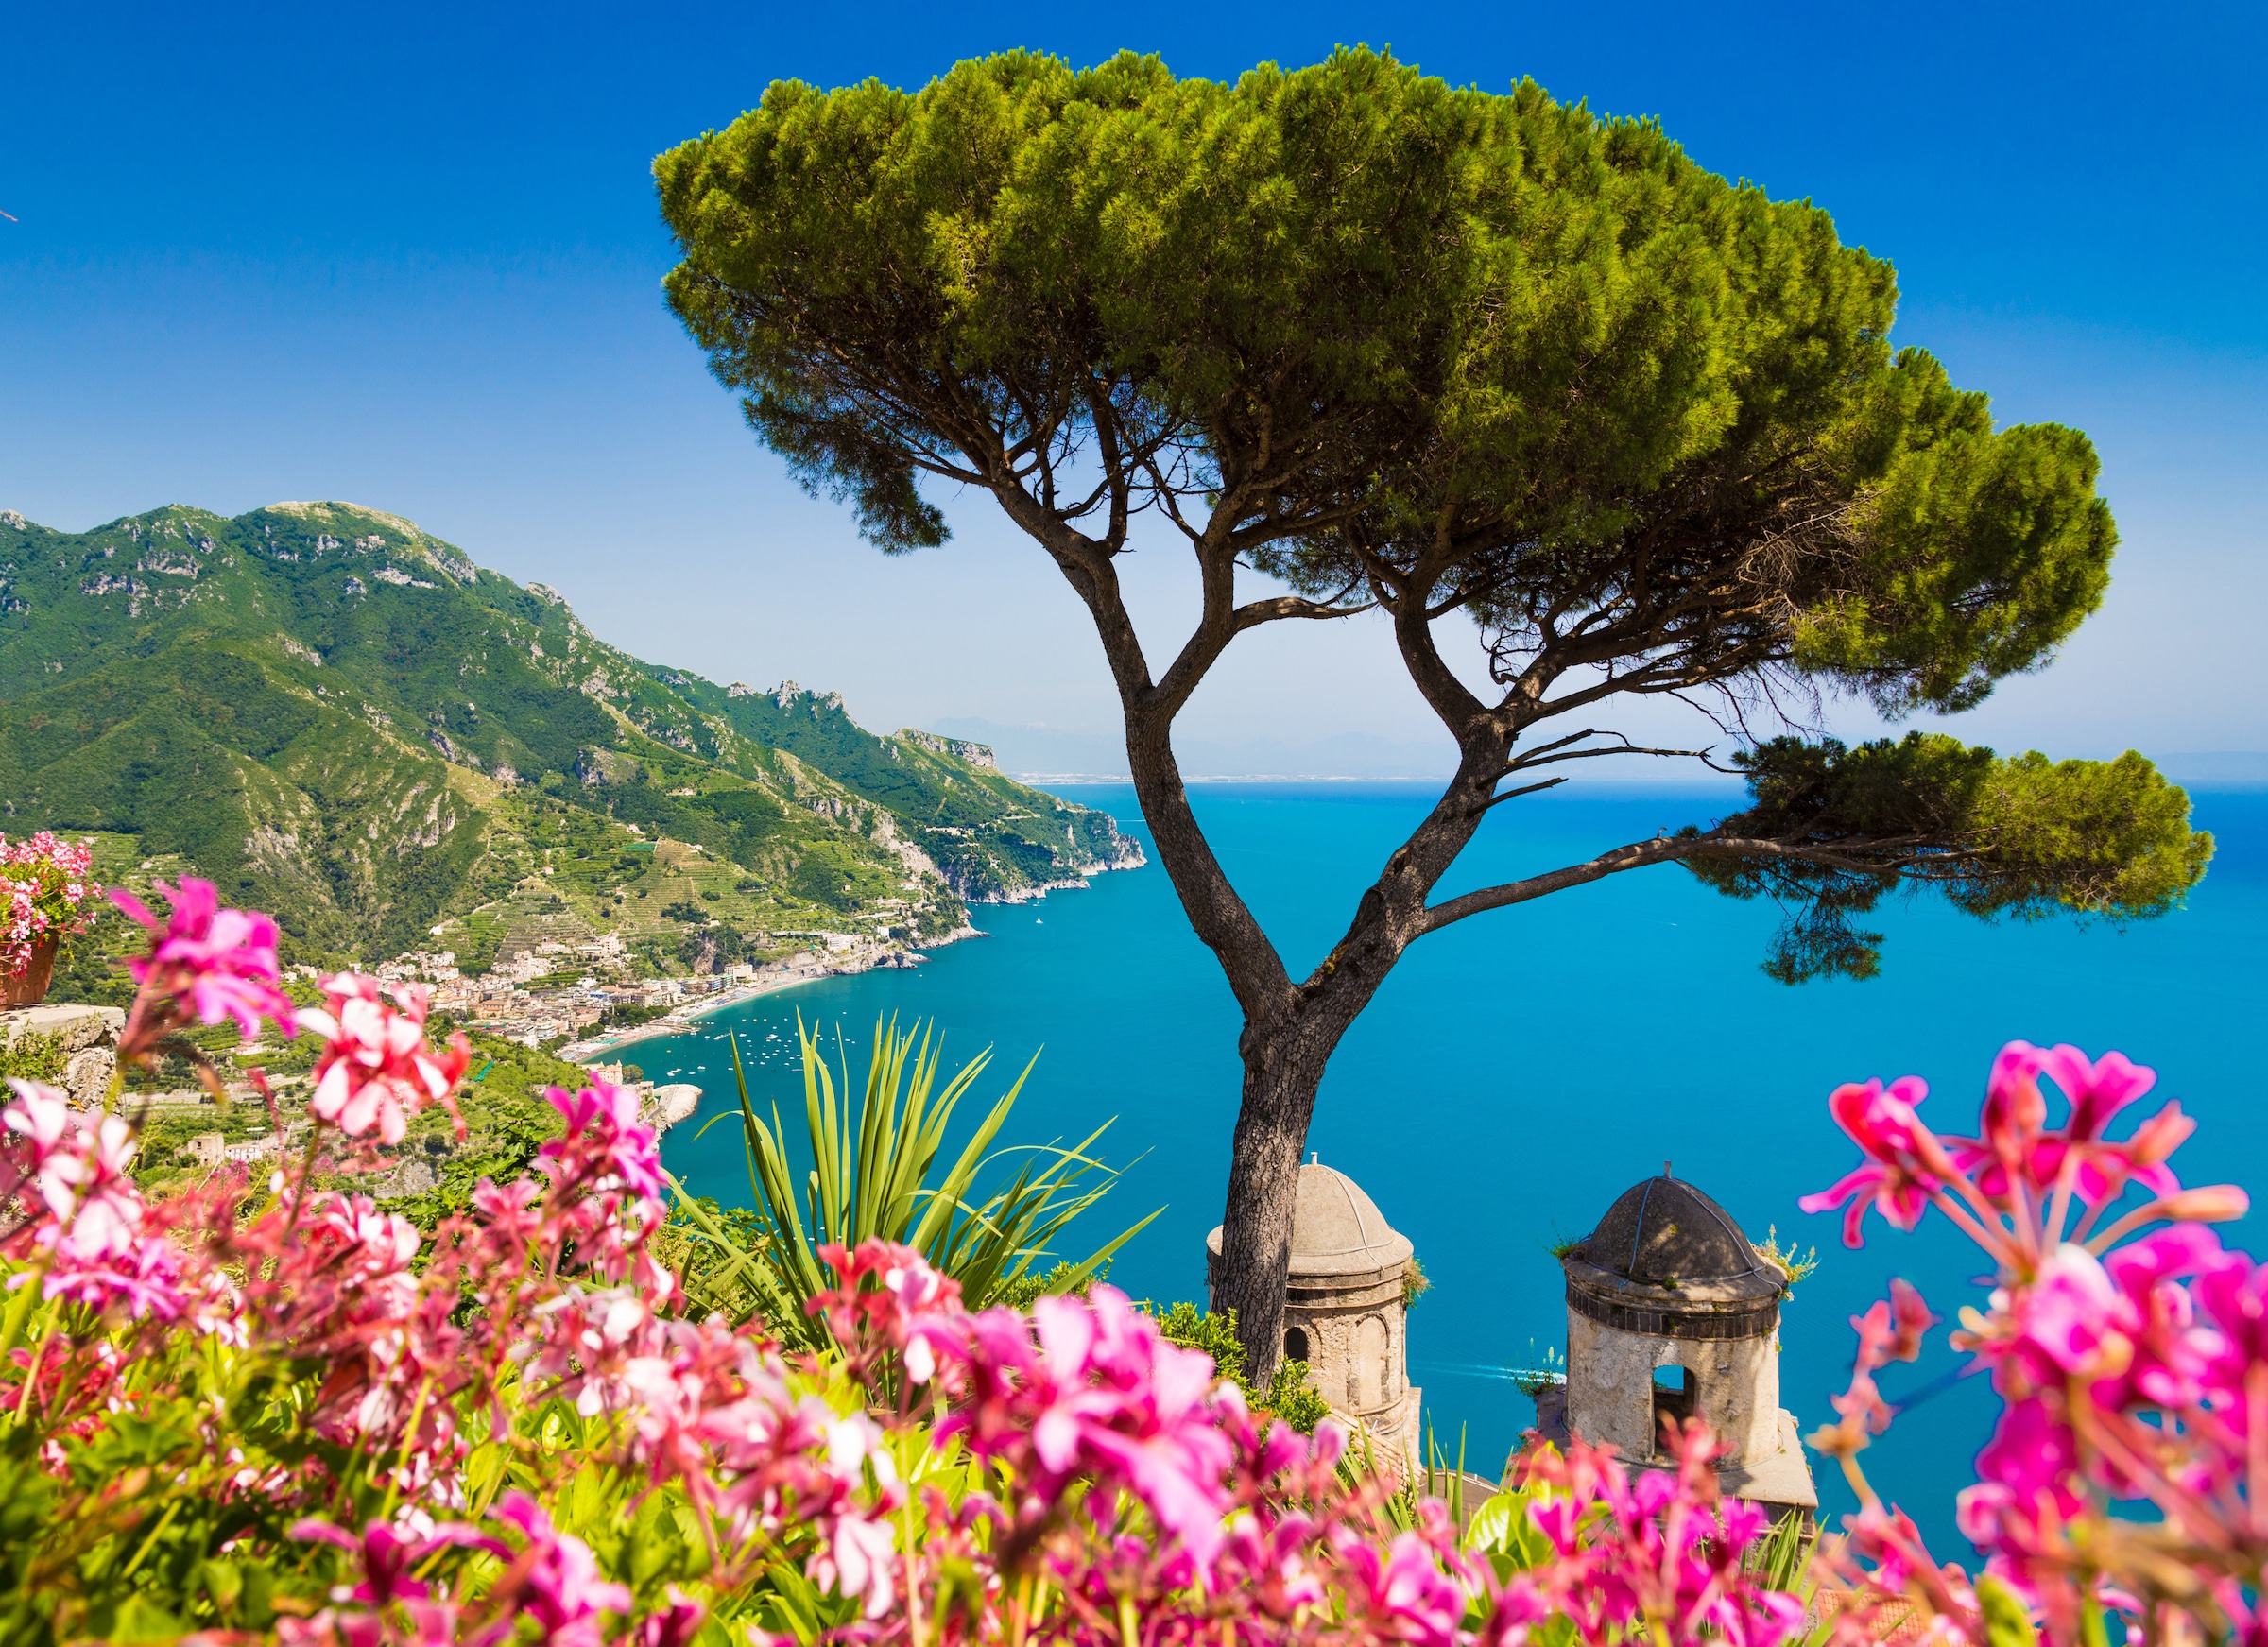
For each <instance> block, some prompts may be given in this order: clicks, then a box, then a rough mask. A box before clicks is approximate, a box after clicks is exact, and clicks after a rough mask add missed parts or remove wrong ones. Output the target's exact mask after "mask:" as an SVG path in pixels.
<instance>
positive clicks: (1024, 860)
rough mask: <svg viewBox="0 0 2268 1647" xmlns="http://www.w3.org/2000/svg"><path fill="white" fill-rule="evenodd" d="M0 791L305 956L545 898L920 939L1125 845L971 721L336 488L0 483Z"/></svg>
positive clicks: (804, 933)
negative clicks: (901, 721) (879, 707)
mask: <svg viewBox="0 0 2268 1647" xmlns="http://www.w3.org/2000/svg"><path fill="white" fill-rule="evenodd" d="M0 798H4V808H0V809H4V810H5V812H6V814H7V817H6V819H5V820H4V827H5V828H7V829H8V830H9V832H12V833H21V832H26V831H28V830H32V829H37V828H43V827H51V828H55V829H59V830H60V829H69V830H74V831H97V832H102V834H103V837H104V839H105V843H106V849H107V850H106V855H107V856H108V857H109V858H110V859H111V860H112V861H119V860H122V859H123V860H125V861H128V862H139V863H140V864H141V865H142V866H145V867H146V868H154V869H156V870H163V869H165V868H167V867H170V866H185V867H189V868H192V869H194V870H195V871H196V872H198V873H201V874H204V875H208V876H210V877H211V878H212V879H214V880H215V881H216V882H217V883H218V884H220V885H221V887H222V889H223V892H224V894H226V895H228V896H231V897H232V898H233V899H234V900H235V901H239V902H243V903H247V904H251V905H256V906H259V907H264V908H267V909H272V910H274V911H275V912H276V914H277V916H278V918H279V919H280V921H281V922H282V923H283V927H284V930H285V932H286V933H287V934H288V935H289V936H290V938H291V939H292V940H293V941H294V943H295V946H296V947H297V948H299V949H300V950H301V951H302V952H306V953H308V954H310V955H321V956H360V957H363V958H370V957H374V956H380V955H387V954H392V953H396V952H400V951H403V950H405V949H409V948H412V947H416V946H419V945H421V944H423V943H425V942H427V941H428V940H427V934H428V933H429V932H430V931H431V930H432V929H434V928H435V927H436V926H438V925H442V924H443V923H448V925H449V931H450V935H451V937H452V940H453V941H455V943H456V947H457V948H458V949H459V950H460V952H465V951H467V950H470V951H471V952H472V953H471V955H470V957H469V958H471V959H472V961H473V963H474V964H479V960H480V958H481V957H480V952H481V951H482V950H483V949H484V948H485V949H487V950H488V951H489V952H491V953H492V952H493V947H494V944H495V943H496V942H498V941H501V939H502V937H503V936H504V935H505V932H506V930H507V928H510V927H511V926H512V925H513V924H514V923H515V922H518V923H522V924H523V925H524V923H526V922H528V921H543V920H550V921H555V922H562V921H563V922H567V923H569V924H571V925H573V926H576V927H577V928H582V927H588V928H592V929H595V930H602V931H617V932H620V933H622V934H623V935H625V937H626V939H627V940H632V941H648V940H650V941H651V942H652V943H653V944H654V945H655V946H656V947H657V949H658V950H659V949H661V948H665V947H666V946H668V945H670V944H672V943H675V944H677V945H678V946H679V948H682V947H683V945H684V944H685V942H686V941H688V940H689V939H693V938H699V940H700V941H701V942H702V943H703V944H704V945H705V946H706V949H707V951H709V952H713V950H714V949H715V947H716V942H717V941H720V940H721V941H722V942H724V943H725V944H726V945H727V946H728V947H730V948H733V949H734V950H735V952H741V951H744V950H745V951H750V952H765V951H766V950H767V949H769V950H776V949H778V948H780V947H783V946H785V945H787V944H789V943H791V942H794V941H797V940H799V939H808V937H809V936H811V935H816V934H818V933H822V932H829V931H836V932H851V933H860V934H873V933H877V932H885V931H886V932H888V933H889V934H891V935H896V936H900V937H903V938H907V939H919V938H932V937H936V936H938V935H942V934H944V933H946V932H949V931H952V930H954V929H956V928H958V927H960V926H961V925H962V924H963V923H964V919H965V911H964V910H963V907H962V901H963V900H971V901H996V900H1004V899H1017V898H1022V897H1027V896H1030V895H1032V894H1034V893H1035V892H1037V891H1039V890H1040V889H1042V888H1044V887H1045V886H1047V885H1049V884H1057V883H1061V882H1065V881H1068V880H1071V879H1074V878H1075V877H1077V876H1078V875H1080V874H1082V873H1085V872H1089V871H1091V870H1092V869H1095V868H1101V867H1115V866H1123V865H1131V864H1136V863H1140V862H1141V861H1142V858H1141V852H1140V849H1139V848H1137V847H1135V846H1134V844H1133V843H1132V842H1131V841H1129V840H1127V839H1125V837H1123V836H1121V835H1120V834H1119V832H1118V830H1117V827H1116V825H1115V824H1114V823H1113V822H1112V820H1111V819H1110V818H1109V817H1108V816H1107V815H1103V814H1101V813H1097V812H1093V811H1091V810H1089V809H1087V808H1084V807H1079V806H1074V805H1072V804H1071V803H1069V802H1065V801H1062V800H1058V799H1057V798H1054V797H1052V796H1048V795H1045V794H1042V793H1041V792H1040V791H1038V790H1035V789H1030V788H1027V787H1025V786H1024V785H1022V784H1020V783H1016V782H1013V781H1009V780H1008V779H1006V778H1004V777H1003V776H1002V775H1001V774H1000V772H999V771H998V770H997V769H996V767H995V766H994V764H993V762H992V758H991V752H990V751H989V750H988V749H987V748H985V747H984V746H981V745H974V744H966V743H959V742H955V741H954V740H951V739H946V738H940V737H936V736H934V735H932V734H929V733H925V732H919V731H912V730H907V731H901V732H899V733H897V734H895V735H894V736H890V737H877V736H876V735H874V734H873V733H871V732H868V731H866V730H865V729H862V728H861V727H859V726H858V725H857V723H855V722H854V721H852V720H851V717H850V715H849V713H848V712H846V711H845V709H844V707H843V701H842V698H841V697H840V696H839V695H835V694H833V693H829V694H824V695H821V694H816V693H811V692H806V691H803V690H802V689H800V688H799V687H797V686H795V685H794V684H793V683H792V682H791V683H789V684H787V685H784V686H782V687H780V688H778V689H777V690H775V691H771V692H758V691H756V690H754V689H752V688H749V687H747V686H744V685H739V684H734V685H730V686H719V685H717V684H715V683H714V682H713V681H709V680H705V679H702V678H700V677H698V676H696V675H693V674H691V673H689V672H687V671H683V670H679V669H670V668H664V667H661V666H657V665H654V664H649V663H644V662H642V661H639V660H637V659H635V658H632V657H630V656H629V655H628V654H627V653H625V652H622V651H619V650H617V649H616V648H614V647H612V646H609V645H608V644H606V643H604V642H602V641H600V640H599V639H598V638H597V637H596V636H594V635H593V634H592V632H591V631H590V629H589V628H587V627H586V626H584V625H583V623H582V622H581V621H580V620H579V619H578V618H576V615H575V614H574V613H573V612H572V611H570V610H569V609H568V608H567V605H566V602H565V601H564V600H563V599H562V598H561V597H560V596H559V595H558V593H557V592H554V591H552V590H550V589H547V588H545V587H544V586H543V585H541V584H530V585H527V586H526V587H522V586H521V585H518V584H515V583H513V582H512V581H511V580H510V579H508V578H506V577H503V576H501V575H498V574H496V573H494V572H490V571H485V570H482V569H480V568H477V567H475V566H474V564H473V563H472V559H471V558H469V557H467V556H466V555H465V554H464V553H463V552H462V551H461V550H458V549H456V548H455V547H453V546H452V545H450V544H448V543H444V542H442V541H440V540H438V539H435V538H431V537H428V536H427V535H426V534H425V533H423V532H421V531H420V530H419V529H418V528H417V527H416V526H415V525H414V524H412V523H410V522H408V521H405V520H403V519H401V518H400V517H398V516H394V515H387V514H383V513H380V512H379V511H377V510H374V509H366V508H362V507H359V506H355V505H352V504H340V503H320V504H299V503H287V504H276V505H273V506H270V507H267V508H265V509H255V510H254V511H252V512H251V513H250V514H247V515H241V516H238V517H237V518H236V519H234V520H229V519H226V518H224V517H222V516H219V515H215V514H210V513H207V512H205V511H203V510H199V509H191V508H182V507H172V508H164V509H158V510H155V511H153V512H151V513H149V514H146V515H138V516H134V517H131V518H129V519H126V520H121V521H115V522H112V523H111V524H109V525H107V526H101V527H97V528H96V529H94V531H91V532H82V533H76V534H74V533H63V532H55V531H50V530H48V529H46V528H44V527H42V526H38V525H34V524H32V523H29V522H27V521H26V520H25V519H24V518H23V517H22V516H21V515H18V514H14V513H12V512H0ZM703 934H707V936H706V937H701V936H700V935H703Z"/></svg>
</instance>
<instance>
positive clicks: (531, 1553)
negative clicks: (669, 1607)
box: [490, 1488, 630, 1647]
mask: <svg viewBox="0 0 2268 1647" xmlns="http://www.w3.org/2000/svg"><path fill="white" fill-rule="evenodd" d="M490 1515H491V1516H493V1517H494V1518H496V1519H497V1520H499V1521H503V1522H505V1523H507V1524H508V1525H509V1526H512V1527H514V1528H517V1529H518V1530H519V1532H520V1534H521V1535H522V1536H523V1537H524V1539H525V1540H526V1548H525V1550H524V1551H522V1552H520V1553H517V1558H516V1559H515V1553H514V1552H512V1551H510V1550H508V1549H506V1548H504V1547H502V1546H498V1547H497V1553H498V1554H499V1555H500V1556H502V1557H503V1558H504V1559H506V1560H507V1561H513V1563H514V1565H515V1566H516V1567H523V1566H524V1571H525V1573H526V1577H525V1578H524V1580H523V1581H522V1588H521V1601H520V1605H521V1611H522V1612H523V1614H524V1616H525V1617H527V1618H530V1619H532V1620H534V1621H535V1622H536V1624H537V1625H538V1627H540V1628H541V1630H542V1632H543V1639H544V1640H545V1641H547V1642H550V1643H553V1647H601V1643H602V1642H603V1641H604V1640H605V1634H604V1632H603V1630H602V1629H601V1626H600V1615H601V1614H604V1613H609V1612H614V1613H627V1612H628V1611H629V1610H630V1592H629V1589H628V1587H626V1586H624V1585H619V1584H613V1583H610V1582H609V1581H608V1580H606V1579H603V1578H601V1577H600V1576H599V1571H598V1561H597V1558H596V1557H595V1556H593V1554H592V1553H591V1546H589V1545H588V1544H586V1543H584V1542H583V1541H582V1540H581V1539H580V1538H576V1537H573V1536H570V1535H567V1534H565V1533H561V1532H560V1531H559V1530H558V1528H556V1527H554V1526H553V1525H552V1524H551V1518H550V1517H549V1516H548V1515H546V1514H545V1513H544V1510H543V1506H542V1505H541V1504H539V1503H538V1502H536V1501H535V1500H533V1499H531V1498H529V1497H528V1496H527V1495H526V1494H525V1493H524V1492H521V1491H519V1490H518V1489H517V1488H515V1489H513V1490H512V1491H510V1492H507V1493H506V1494H505V1495H504V1497H503V1498H502V1499H501V1500H500V1501H498V1502H497V1505H496V1507H495V1509H493V1510H491V1511H490Z"/></svg>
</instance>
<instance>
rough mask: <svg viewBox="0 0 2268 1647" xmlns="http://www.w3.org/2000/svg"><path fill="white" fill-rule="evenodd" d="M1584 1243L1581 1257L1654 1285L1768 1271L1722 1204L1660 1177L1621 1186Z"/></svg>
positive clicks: (1667, 1178)
mask: <svg viewBox="0 0 2268 1647" xmlns="http://www.w3.org/2000/svg"><path fill="white" fill-rule="evenodd" d="M1586 1247H1587V1248H1588V1250H1587V1251H1586V1253H1585V1255H1584V1256H1585V1257H1587V1258H1589V1260H1590V1261H1591V1262H1592V1263H1594V1264H1596V1265H1598V1266H1599V1268H1601V1269H1603V1270H1609V1271H1612V1272H1613V1273H1614V1274H1615V1275H1618V1276H1621V1277H1623V1278H1624V1279H1625V1280H1632V1281H1646V1282H1652V1283H1654V1284H1656V1285H1659V1284H1660V1283H1661V1282H1663V1281H1670V1282H1674V1283H1676V1284H1678V1285H1683V1284H1685V1283H1688V1282H1692V1281H1728V1280H1734V1279H1737V1278H1741V1277H1744V1276H1753V1275H1757V1274H1760V1273H1761V1272H1763V1271H1765V1270H1767V1269H1770V1266H1769V1265H1767V1264H1766V1263H1765V1262H1764V1261H1763V1260H1762V1259H1761V1258H1759V1257H1758V1256H1757V1252H1756V1248H1755V1247H1754V1246H1752V1245H1750V1244H1749V1241H1748V1238H1747V1237H1746V1236H1745V1235H1743V1234H1742V1233H1741V1228H1740V1226H1739V1225H1737V1224H1735V1223H1733V1221H1732V1219H1731V1217H1730V1216H1729V1215H1728V1214H1727V1212H1726V1210H1725V1209H1724V1208H1722V1207H1720V1206H1718V1205H1717V1204H1716V1202H1715V1201H1713V1200H1711V1199H1710V1197H1709V1196H1708V1195H1706V1194H1704V1193H1702V1192H1700V1191H1699V1190H1697V1189H1695V1188H1694V1187H1693V1186H1692V1185H1691V1184H1687V1183H1682V1182H1680V1181H1679V1180H1678V1179H1675V1178H1673V1177H1669V1176H1667V1175H1664V1176H1661V1177H1658V1178H1648V1179H1646V1180H1645V1181H1644V1182H1642V1183H1637V1184H1633V1185H1631V1186H1630V1187H1629V1188H1628V1189H1627V1190H1624V1192H1622V1194H1621V1196H1620V1197H1618V1198H1617V1199H1616V1201H1615V1203H1614V1205H1613V1206H1611V1207H1609V1208H1607V1209H1606V1216H1605V1217H1604V1218H1602V1219H1600V1220H1599V1226H1598V1227H1597V1228H1596V1229H1594V1230H1592V1231H1591V1233H1590V1240H1589V1242H1588V1243H1586ZM1772 1273H1773V1274H1774V1276H1775V1278H1777V1276H1778V1272H1777V1271H1773V1272H1772Z"/></svg>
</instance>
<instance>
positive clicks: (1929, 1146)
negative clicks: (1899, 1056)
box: [1796, 1075, 1944, 1246]
mask: <svg viewBox="0 0 2268 1647" xmlns="http://www.w3.org/2000/svg"><path fill="white" fill-rule="evenodd" d="M1929 1092H1930V1089H1929V1087H1928V1085H1927V1084H1926V1083H1925V1082H1923V1081H1922V1080H1921V1079H1920V1077H1918V1076H1916V1075H1901V1076H1899V1078H1898V1079H1897V1080H1895V1081H1893V1082H1891V1083H1890V1084H1889V1085H1888V1086H1886V1087H1885V1086H1884V1085H1883V1084H1882V1083H1881V1082H1880V1081H1868V1082H1866V1083H1864V1085H1861V1084H1859V1083H1857V1082H1852V1083H1849V1084H1847V1085H1845V1086H1841V1087H1838V1088H1836V1089H1835V1090H1834V1092H1833V1093H1832V1094H1831V1095H1830V1097H1829V1098H1828V1101H1827V1108H1828V1113H1829V1114H1830V1115H1832V1116H1833V1117H1834V1119H1835V1124H1836V1125H1837V1126H1840V1127H1841V1128H1842V1129H1843V1130H1844V1131H1845V1132H1847V1133H1848V1134H1849V1135H1850V1138H1851V1141H1853V1142H1854V1143H1856V1144H1857V1145H1858V1146H1859V1148H1860V1150H1861V1151H1862V1152H1863V1153H1864V1155H1865V1157H1866V1158H1865V1160H1864V1162H1863V1163H1861V1164H1860V1166H1859V1167H1858V1168H1857V1169H1856V1170H1854V1171H1852V1172H1850V1173H1848V1174H1847V1175H1844V1176H1843V1177H1842V1178H1840V1179H1838V1180H1837V1181H1836V1182H1835V1183H1834V1184H1832V1185H1830V1187H1828V1188H1827V1189H1825V1190H1822V1191H1820V1192H1818V1193H1817V1194H1815V1195H1806V1196H1804V1197H1803V1199H1802V1200H1800V1201H1798V1202H1797V1203H1796V1205H1797V1206H1799V1207H1801V1208H1802V1209H1803V1210H1805V1211H1806V1212H1826V1211H1830V1210H1832V1209H1834V1208H1837V1207H1841V1206H1842V1205H1843V1204H1844V1203H1845V1202H1848V1203H1850V1207H1849V1210H1848V1211H1847V1212H1846V1213H1844V1215H1843V1244H1844V1245H1845V1246H1863V1245H1864V1244H1865V1238H1864V1236H1863V1235H1862V1234H1861V1233H1860V1226H1861V1225H1862V1224H1863V1223H1864V1221H1865V1217H1866V1213H1867V1210H1868V1209H1869V1208H1871V1209H1872V1210H1875V1211H1878V1212H1880V1213H1881V1215H1882V1216H1883V1217H1884V1218H1886V1219H1888V1220H1889V1221H1890V1223H1891V1225H1892V1226H1893V1227H1896V1228H1899V1229H1911V1228H1913V1227H1914V1226H1915V1225H1916V1223H1917V1222H1919V1220H1920V1218H1921V1215H1922V1213H1923V1212H1924V1211H1925V1210H1927V1209H1928V1207H1929V1204H1930V1196H1931V1194H1932V1192H1934V1191H1935V1190H1936V1189H1937V1188H1938V1186H1939V1185H1940V1183H1941V1182H1942V1181H1943V1180H1942V1178H1941V1177H1939V1176H1938V1175H1935V1174H1933V1173H1932V1172H1930V1171H1928V1170H1927V1169H1926V1168H1924V1167H1920V1166H1917V1165H1916V1159H1917V1158H1920V1157H1925V1156H1934V1155H1942V1154H1943V1153H1944V1152H1943V1150H1942V1148H1940V1147H1939V1146H1938V1145H1937V1141H1936V1139H1935V1137H1934V1135H1933V1134H1932V1133H1931V1132H1930V1129H1929V1128H1928V1127H1926V1126H1924V1125H1923V1124H1921V1119H1920V1117H1919V1116H1917V1115H1916V1113H1915V1106H1916V1105H1917V1104H1919V1103H1920V1102H1921V1101H1922V1100H1923V1099H1924V1098H1926V1097H1928V1096H1929Z"/></svg>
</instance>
